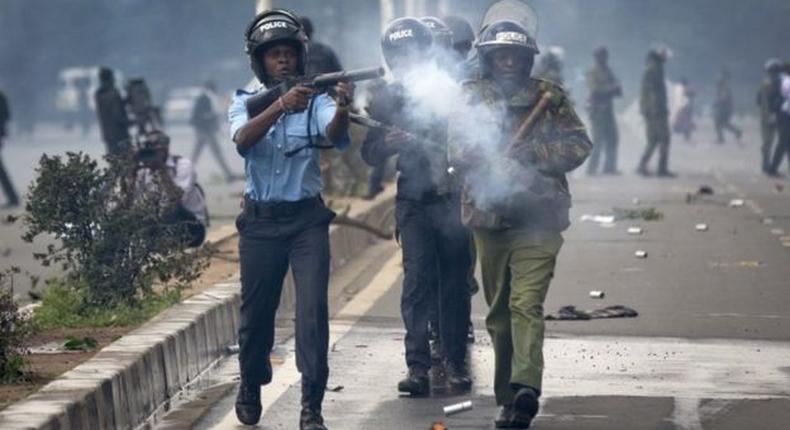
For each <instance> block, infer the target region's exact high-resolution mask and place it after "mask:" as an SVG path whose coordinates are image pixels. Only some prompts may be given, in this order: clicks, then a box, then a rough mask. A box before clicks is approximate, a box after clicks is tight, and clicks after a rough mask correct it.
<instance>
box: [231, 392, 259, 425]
mask: <svg viewBox="0 0 790 430" xmlns="http://www.w3.org/2000/svg"><path fill="white" fill-rule="evenodd" d="M261 409H262V408H261V386H260V385H257V384H247V383H245V382H244V381H242V382H241V383H240V384H239V392H238V394H237V395H236V418H238V419H239V421H240V422H241V423H242V424H245V425H248V426H254V425H255V424H258V421H260V420H261Z"/></svg>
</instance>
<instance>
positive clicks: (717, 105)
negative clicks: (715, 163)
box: [713, 69, 743, 143]
mask: <svg viewBox="0 0 790 430" xmlns="http://www.w3.org/2000/svg"><path fill="white" fill-rule="evenodd" d="M732 113H733V100H732V89H731V88H730V72H729V71H728V70H727V69H724V70H722V71H721V73H720V74H719V78H718V79H717V80H716V100H715V101H714V102H713V123H714V125H715V126H716V143H724V131H725V130H729V131H730V132H731V133H732V134H734V135H735V138H736V139H738V141H739V142H740V140H741V135H742V134H743V131H741V129H740V128H738V127H736V126H735V125H733V124H732Z"/></svg>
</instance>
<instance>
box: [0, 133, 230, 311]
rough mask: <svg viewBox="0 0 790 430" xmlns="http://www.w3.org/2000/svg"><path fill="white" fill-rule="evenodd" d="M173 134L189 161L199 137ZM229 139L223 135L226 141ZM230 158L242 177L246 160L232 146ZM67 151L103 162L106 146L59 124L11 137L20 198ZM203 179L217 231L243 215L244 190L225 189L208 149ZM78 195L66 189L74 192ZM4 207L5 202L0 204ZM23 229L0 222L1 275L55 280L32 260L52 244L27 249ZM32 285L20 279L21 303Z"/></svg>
mask: <svg viewBox="0 0 790 430" xmlns="http://www.w3.org/2000/svg"><path fill="white" fill-rule="evenodd" d="M168 132H169V133H170V135H171V139H172V141H171V142H172V143H171V150H172V152H173V153H175V154H179V155H182V156H185V157H190V156H191V155H192V146H193V145H194V135H193V133H192V130H191V128H190V127H188V126H185V125H174V126H172V127H168ZM226 135H227V132H226V131H225V130H223V131H221V135H220V137H221V138H224V137H225V136H226ZM224 149H225V154H224V155H225V158H226V160H227V161H228V163H229V164H230V165H231V168H233V169H234V170H236V171H237V172H239V173H243V171H244V165H243V163H242V161H241V158H240V157H239V156H238V155H237V154H236V153H235V150H234V147H233V145H231V144H230V143H228V144H227V145H225V148H224ZM67 151H75V152H76V151H82V152H85V153H86V154H89V155H90V156H92V157H97V158H98V157H101V156H102V155H103V153H104V144H103V143H102V142H101V140H100V138H99V134H98V130H97V129H96V128H95V127H94V128H93V129H92V130H91V132H90V133H89V134H88V135H87V136H82V133H81V132H78V131H76V130H73V131H65V130H63V128H62V127H60V126H59V125H56V124H42V125H39V127H38V128H37V129H36V132H35V134H33V135H32V136H17V135H12V136H11V137H10V139H8V141H7V142H6V146H5V147H4V148H3V152H2V157H3V162H4V164H5V166H6V168H7V169H8V170H9V174H10V176H11V178H12V181H13V182H14V184H15V186H16V188H17V191H18V192H19V193H20V194H21V193H23V192H24V191H26V190H27V187H28V186H29V184H30V183H31V182H32V181H33V180H34V178H35V176H36V172H35V168H36V167H37V166H38V160H39V158H40V157H41V155H42V154H44V153H46V154H49V155H54V154H64V153H65V152H67ZM197 170H198V179H199V181H200V183H201V185H203V186H204V188H205V190H206V195H207V199H208V205H209V212H210V214H211V216H212V226H218V225H221V224H225V223H230V222H232V221H233V218H234V217H235V215H236V214H238V211H239V198H238V197H237V195H238V194H239V193H241V192H242V190H243V183H242V182H234V183H231V184H226V183H225V181H224V176H222V175H221V173H220V169H219V167H218V164H217V163H216V162H215V161H214V159H213V157H212V155H211V153H210V152H209V151H208V150H204V151H203V154H202V155H201V158H200V159H199V161H198V164H197ZM73 191H74V190H64V192H73ZM0 203H4V201H2V200H0ZM20 211H21V209H17V210H11V211H7V210H5V211H4V210H0V220H2V221H4V220H5V218H6V216H7V215H9V214H18V213H19V212H20ZM21 234H22V230H21V227H20V226H18V225H8V224H6V223H4V222H0V270H4V269H7V268H10V267H11V266H18V267H21V268H23V269H26V270H29V271H30V272H32V273H34V274H36V275H39V276H48V275H52V274H54V273H55V272H53V271H52V270H45V269H44V268H42V267H41V266H40V265H39V264H38V262H36V261H34V260H33V258H32V254H33V252H42V251H43V250H45V249H46V245H47V243H48V242H47V241H46V239H45V238H44V237H42V238H41V239H39V240H38V241H37V243H35V244H32V245H31V244H27V243H25V242H23V241H22V240H21V239H20V236H21ZM28 287H29V284H28V282H27V281H26V280H25V279H24V278H22V277H20V278H19V279H18V280H17V282H15V286H14V291H15V293H16V295H17V297H18V298H19V300H20V301H23V302H24V301H27V300H28V297H27V290H28Z"/></svg>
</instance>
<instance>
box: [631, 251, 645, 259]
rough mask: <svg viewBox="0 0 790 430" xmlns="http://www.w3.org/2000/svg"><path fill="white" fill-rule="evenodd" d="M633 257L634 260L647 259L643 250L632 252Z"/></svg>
mask: <svg viewBox="0 0 790 430" xmlns="http://www.w3.org/2000/svg"><path fill="white" fill-rule="evenodd" d="M634 256H635V257H636V258H647V251H643V250H641V249H640V250H638V251H636V252H634Z"/></svg>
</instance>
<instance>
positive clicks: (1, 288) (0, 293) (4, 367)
mask: <svg viewBox="0 0 790 430" xmlns="http://www.w3.org/2000/svg"><path fill="white" fill-rule="evenodd" d="M28 334H29V324H28V323H27V321H25V319H24V318H23V317H22V316H21V315H20V314H19V309H18V308H17V305H16V302H14V291H13V272H12V271H6V272H4V273H0V382H3V383H8V382H15V381H17V380H19V379H21V378H22V377H23V376H24V372H23V368H24V360H23V351H22V350H23V343H24V340H25V338H26V337H27V335H28Z"/></svg>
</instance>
